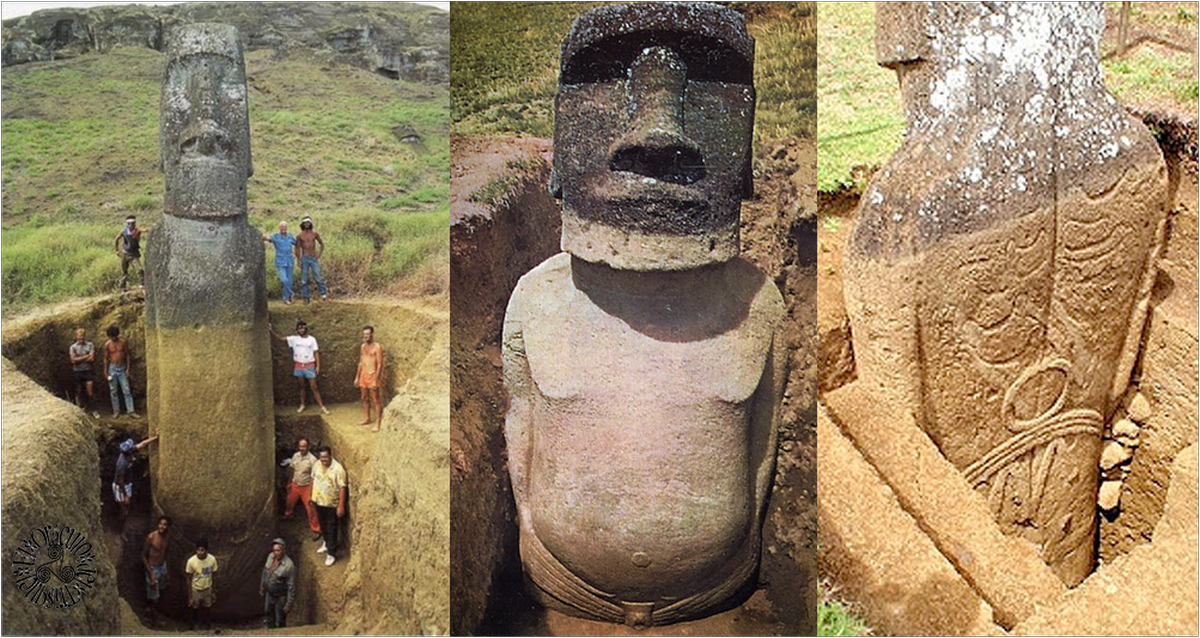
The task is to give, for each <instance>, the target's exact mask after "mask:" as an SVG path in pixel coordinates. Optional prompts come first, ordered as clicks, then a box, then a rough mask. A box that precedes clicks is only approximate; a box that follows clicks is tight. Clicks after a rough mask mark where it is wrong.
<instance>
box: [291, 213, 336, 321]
mask: <svg viewBox="0 0 1200 638" xmlns="http://www.w3.org/2000/svg"><path fill="white" fill-rule="evenodd" d="M296 245H297V246H298V251H299V252H298V254H299V255H300V296H301V297H304V303H308V300H309V294H308V276H309V273H312V278H313V279H314V280H316V282H317V292H319V293H320V294H321V299H322V300H325V299H328V298H329V296H328V295H327V294H326V293H327V291H326V289H325V280H324V279H322V278H321V262H320V259H321V255H324V254H325V241H324V240H322V239H321V234H320V233H317V232H314V231H313V222H312V218H311V217H305V218H304V219H301V220H300V234H299V235H297V236H296Z"/></svg>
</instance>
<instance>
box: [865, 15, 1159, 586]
mask: <svg viewBox="0 0 1200 638" xmlns="http://www.w3.org/2000/svg"><path fill="white" fill-rule="evenodd" d="M876 24H878V25H879V27H878V32H877V36H876V38H877V39H876V45H877V52H878V57H879V62H880V64H882V65H884V66H887V67H889V68H892V69H894V70H895V71H896V73H897V75H898V76H899V80H900V90H901V94H902V97H903V101H904V109H905V115H906V119H907V130H906V133H905V138H904V141H903V143H902V145H901V147H900V149H899V150H898V151H896V153H895V155H893V156H892V158H891V160H890V161H889V162H888V164H887V165H886V166H885V167H884V168H883V169H881V170H880V171H879V173H878V174H877V175H876V177H875V178H874V179H873V180H872V182H871V183H870V185H869V186H868V187H867V189H866V191H865V192H864V194H863V198H862V203H861V205H860V208H859V215H858V220H857V222H856V225H855V228H854V231H853V235H852V238H851V239H850V242H849V245H848V247H847V251H846V258H845V297H846V303H847V310H848V312H849V315H850V318H851V326H852V329H853V335H854V352H855V358H856V364H857V367H858V375H859V381H860V383H864V384H866V386H867V387H868V388H871V389H873V390H874V391H876V392H878V393H879V395H881V396H882V397H884V400H890V401H892V402H893V403H899V404H901V405H902V407H904V408H905V409H909V410H911V411H912V413H913V414H914V415H915V416H916V418H917V421H918V423H920V424H921V426H922V428H923V429H924V430H925V431H926V432H927V433H928V434H929V435H930V437H931V438H932V439H933V440H934V442H935V443H936V444H937V445H938V447H939V448H940V449H941V451H942V453H943V454H944V455H945V456H946V458H947V459H949V460H950V461H951V462H953V463H954V464H955V465H956V466H957V467H958V468H959V469H961V470H962V472H963V474H964V476H965V477H966V479H967V480H968V481H969V482H970V483H971V484H972V486H973V487H975V488H976V490H977V491H979V492H980V493H981V494H982V495H984V496H985V498H986V499H987V501H988V503H989V505H990V507H991V510H992V512H993V513H994V515H995V517H996V520H997V522H998V523H999V525H1000V526H1001V528H1002V529H1003V530H1005V532H1007V533H1010V534H1013V535H1018V536H1021V537H1024V538H1026V539H1028V540H1029V541H1031V542H1032V543H1034V544H1035V545H1036V546H1037V547H1038V548H1039V549H1040V551H1041V553H1042V556H1043V558H1044V559H1045V560H1046V562H1047V563H1048V564H1049V565H1050V566H1051V567H1052V568H1053V569H1054V571H1055V572H1056V573H1057V574H1058V576H1059V577H1060V578H1061V579H1062V580H1063V581H1064V582H1065V583H1066V584H1068V585H1074V584H1076V583H1078V582H1080V581H1081V580H1082V579H1083V578H1084V577H1085V576H1087V574H1088V573H1090V572H1091V570H1092V567H1093V562H1094V545H1095V532H1096V491H1097V482H1098V470H1097V464H1098V459H1099V454H1100V449H1101V448H1100V445H1101V438H1100V437H1101V434H1102V432H1103V429H1104V424H1105V422H1106V420H1108V419H1109V418H1110V417H1111V415H1112V413H1113V411H1114V409H1115V408H1116V407H1117V404H1118V402H1119V401H1120V400H1121V397H1122V395H1123V393H1124V392H1125V390H1126V387H1127V385H1128V381H1129V375H1130V371H1131V368H1132V366H1133V362H1134V359H1135V357H1136V354H1137V350H1138V343H1139V339H1140V334H1141V330H1142V325H1143V322H1144V320H1145V317H1146V310H1147V303H1148V298H1149V288H1150V283H1151V280H1152V270H1153V264H1152V262H1153V257H1154V254H1155V252H1156V250H1157V246H1158V244H1159V242H1160V239H1161V233H1162V232H1163V231H1162V229H1163V224H1164V220H1165V216H1166V204H1165V202H1166V185H1167V184H1166V179H1167V178H1166V169H1165V165H1164V162H1163V158H1162V154H1161V152H1160V151H1159V149H1158V146H1157V145H1156V144H1155V141H1154V139H1153V138H1152V137H1151V136H1150V134H1149V132H1148V131H1147V130H1146V129H1145V127H1144V126H1142V124H1141V123H1140V122H1137V121H1136V120H1133V119H1132V118H1131V117H1129V116H1128V115H1127V114H1126V113H1125V112H1124V111H1123V110H1122V108H1121V107H1120V105H1118V104H1117V103H1116V102H1115V100H1114V99H1113V97H1112V96H1111V95H1110V94H1109V93H1108V92H1107V91H1106V90H1105V89H1104V86H1103V83H1102V75H1101V70H1100V65H1099V55H1098V46H1099V39H1100V35H1101V32H1102V30H1103V27H1104V15H1103V7H1102V6H1101V5H1100V3H1089V4H1075V3H1073V4H1067V3H1062V4H1059V3H1052V4H1026V3H988V2H984V3H901V4H886V5H885V4H879V5H877V16H876Z"/></svg>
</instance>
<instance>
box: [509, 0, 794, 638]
mask: <svg viewBox="0 0 1200 638" xmlns="http://www.w3.org/2000/svg"><path fill="white" fill-rule="evenodd" d="M752 78H753V40H752V39H751V38H750V37H749V36H748V35H747V34H746V30H745V26H744V24H743V22H742V19H741V17H740V16H739V15H738V14H737V13H735V12H733V11H730V10H727V9H723V8H719V7H716V6H713V5H661V4H635V5H623V6H610V7H604V8H600V9H596V10H593V11H589V12H588V13H586V14H584V15H583V16H581V17H580V18H579V19H578V20H577V21H576V22H575V25H574V26H573V27H572V30H571V33H570V35H569V36H568V37H567V39H566V41H565V42H564V44H563V49H562V67H561V76H560V89H559V94H558V97H557V100H556V106H555V115H556V118H555V137H554V139H555V146H554V170H553V174H552V177H551V190H552V192H553V193H554V194H555V195H556V196H557V197H559V198H561V199H562V202H563V238H562V245H563V249H564V250H565V251H566V252H565V253H560V254H559V255H557V256H555V257H552V258H550V259H549V260H547V261H545V262H543V263H542V264H541V265H539V266H538V267H537V268H535V269H534V270H532V271H530V272H529V273H527V274H526V275H525V276H524V277H523V278H522V279H521V281H520V283H519V284H518V285H517V288H516V289H515V290H514V292H513V294H512V297H511V299H510V300H509V305H508V311H507V313H506V315H505V320H504V342H503V357H504V377H505V383H506V387H507V388H508V392H509V397H510V404H509V411H508V415H507V419H506V423H505V436H506V442H507V446H508V462H509V471H510V474H511V478H512V484H513V493H514V496H515V498H516V504H517V511H518V518H519V521H518V523H519V526H520V535H521V559H522V562H523V564H524V566H525V571H526V574H527V576H528V578H529V580H530V581H531V583H532V587H531V590H532V591H533V593H534V595H535V596H536V597H537V598H538V599H539V600H541V601H542V602H543V603H544V604H546V605H547V606H551V607H554V608H557V609H560V610H562V611H564V612H566V613H569V614H573V615H578V616H583V617H588V618H593V619H600V620H607V621H612V622H625V623H628V624H633V625H649V624H664V623H670V622H676V621H679V620H685V619H688V618H694V617H698V616H702V615H705V614H708V613H712V612H713V611H714V610H716V609H718V608H720V607H721V606H722V605H727V604H728V602H729V601H730V599H732V598H733V597H734V596H735V595H736V594H737V593H738V592H739V591H740V590H742V589H743V588H744V587H745V586H746V585H747V583H748V581H749V580H750V578H751V577H752V575H753V574H754V573H755V570H756V568H757V566H758V559H759V545H760V536H761V522H762V517H763V511H764V506H765V503H766V498H767V493H768V491H769V489H770V481H771V476H772V472H773V468H774V462H775V437H776V410H777V407H778V405H779V401H780V396H781V389H782V384H783V380H784V378H785V376H786V375H785V372H786V371H785V365H786V364H785V361H786V349H785V348H784V346H783V345H782V343H780V337H779V336H778V335H777V330H778V327H779V324H780V322H781V321H782V320H783V314H784V311H783V300H782V297H781V296H780V294H779V291H778V290H777V289H776V288H775V286H774V284H773V283H772V282H771V281H770V280H769V279H767V278H766V277H765V276H764V275H763V274H762V273H761V272H760V271H758V270H757V269H756V268H755V267H754V266H752V265H751V264H749V263H748V262H746V261H745V260H743V259H741V258H739V257H737V254H738V249H739V246H738V218H739V212H740V207H741V199H742V198H743V197H745V196H747V195H748V194H749V193H750V190H751V181H750V146H751V133H752V129H753V118H754V89H753V86H752Z"/></svg>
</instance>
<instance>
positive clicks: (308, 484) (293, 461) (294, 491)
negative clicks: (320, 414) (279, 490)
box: [279, 437, 321, 539]
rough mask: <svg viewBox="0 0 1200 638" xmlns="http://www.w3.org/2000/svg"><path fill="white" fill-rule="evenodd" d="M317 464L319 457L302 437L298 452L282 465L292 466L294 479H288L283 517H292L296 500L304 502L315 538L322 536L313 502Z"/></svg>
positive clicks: (297, 446)
mask: <svg viewBox="0 0 1200 638" xmlns="http://www.w3.org/2000/svg"><path fill="white" fill-rule="evenodd" d="M316 464H317V457H315V456H313V454H312V452H310V451H308V439H306V438H304V437H300V440H299V441H297V442H296V453H295V454H293V455H292V457H291V458H289V459H284V460H283V463H280V464H279V465H280V467H288V466H291V468H292V480H290V481H288V492H287V500H286V501H285V502H284V505H283V517H284V518H291V517H292V510H294V509H295V508H296V501H297V500H299V501H300V502H302V503H304V511H305V512H307V513H308V528H309V529H310V530H312V533H313V538H314V539H317V538H320V537H321V523H320V522H319V521H318V520H317V509H316V507H314V506H313V504H312V470H313V466H314V465H316Z"/></svg>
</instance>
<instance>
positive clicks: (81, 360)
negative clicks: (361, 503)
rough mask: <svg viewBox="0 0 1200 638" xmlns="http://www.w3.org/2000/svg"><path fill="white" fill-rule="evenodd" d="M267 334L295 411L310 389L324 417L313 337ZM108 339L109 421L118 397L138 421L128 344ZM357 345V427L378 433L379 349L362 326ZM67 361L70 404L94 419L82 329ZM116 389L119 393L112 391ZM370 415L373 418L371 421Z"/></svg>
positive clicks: (116, 413)
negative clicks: (275, 345) (294, 397)
mask: <svg viewBox="0 0 1200 638" xmlns="http://www.w3.org/2000/svg"><path fill="white" fill-rule="evenodd" d="M268 326H269V329H270V332H271V334H272V335H273V336H274V337H275V338H277V339H280V340H282V341H285V342H286V343H287V345H288V348H290V349H291V351H292V366H293V367H292V376H294V377H296V379H297V380H298V381H299V382H300V408H299V409H297V410H296V411H297V412H303V411H304V409H305V408H306V407H307V403H308V401H307V399H308V396H307V391H308V390H312V395H313V400H314V401H315V402H316V404H317V407H318V408H320V410H321V412H322V413H324V414H329V410H328V409H326V408H325V403H324V402H323V401H322V400H321V391H320V389H319V388H318V387H317V376H318V375H320V373H321V352H320V348H319V346H318V344H317V338H316V337H314V336H312V335H310V334H308V324H306V323H305V322H303V321H299V322H297V323H296V334H294V335H289V336H287V337H284V336H283V335H280V334H279V333H277V332H275V327H274V326H273V325H270V324H268ZM106 332H107V334H108V341H105V342H104V346H103V347H102V348H101V352H102V353H103V356H102V364H101V365H102V366H103V370H104V374H105V378H106V379H107V380H108V392H109V398H110V399H111V400H112V414H113V418H118V417H120V416H121V399H122V398H124V400H125V410H126V413H127V414H128V415H129V417H130V418H134V419H137V418H140V417H139V416H138V413H137V412H136V411H135V410H134V407H133V392H132V391H131V390H130V386H129V377H130V371H131V370H132V368H133V366H132V354H131V352H130V348H129V342H128V341H126V340H125V339H124V338H122V337H121V329H120V328H119V327H117V326H109V328H108V330H107V331H106ZM362 339H363V343H362V345H361V346H360V347H359V353H358V368H357V371H356V372H355V376H354V387H356V388H359V397H360V399H361V400H362V404H363V410H364V411H365V412H366V419H364V420H363V422H362V423H361V424H360V425H371V424H372V423H374V425H375V428H374V431H375V432H378V431H379V427H380V425H381V424H382V422H383V403H382V399H381V396H380V384H381V381H382V378H383V347H382V346H380V345H379V344H378V343H376V341H375V328H374V326H363V337H362ZM68 356H69V358H70V361H71V375H72V379H73V381H74V389H73V394H74V397H75V404H76V405H78V406H79V407H81V408H83V409H84V410H86V411H88V412H91V414H92V416H93V417H95V418H100V413H99V412H97V411H96V410H95V406H94V403H95V393H96V386H95V379H94V375H95V371H94V370H93V365H94V363H95V360H96V346H95V345H93V344H92V342H91V341H88V340H87V331H86V330H84V329H83V328H76V329H75V341H74V342H73V343H72V344H71V346H70V347H69V348H68ZM118 390H119V391H120V392H118ZM372 414H374V418H372Z"/></svg>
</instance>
